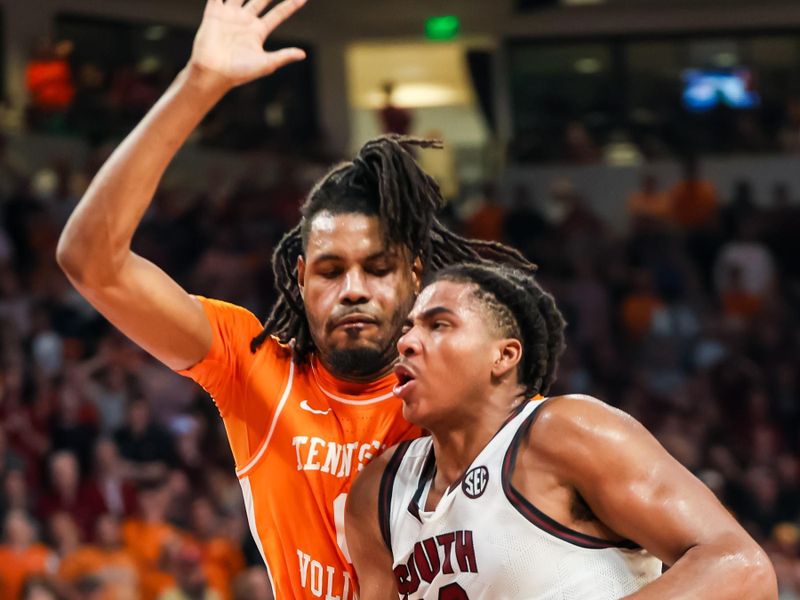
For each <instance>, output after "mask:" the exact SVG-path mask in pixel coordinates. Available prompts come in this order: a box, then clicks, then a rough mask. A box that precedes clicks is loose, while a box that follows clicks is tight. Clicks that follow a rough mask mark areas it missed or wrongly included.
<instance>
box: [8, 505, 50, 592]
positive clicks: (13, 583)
mask: <svg viewBox="0 0 800 600" xmlns="http://www.w3.org/2000/svg"><path fill="white" fill-rule="evenodd" d="M4 525H5V527H4V529H5V543H4V544H2V545H0V598H9V599H13V598H19V596H20V592H21V591H22V586H23V585H24V583H25V580H26V579H27V578H28V577H29V576H31V575H37V574H46V573H51V572H52V571H54V570H55V562H56V561H55V557H54V556H53V553H52V552H51V551H50V550H49V549H48V548H47V547H46V546H44V545H42V544H38V543H36V541H35V539H36V534H35V531H34V528H33V523H31V520H30V519H29V518H28V516H27V515H26V514H25V513H23V512H22V511H19V510H12V511H10V512H9V513H8V515H6V519H5V523H4Z"/></svg>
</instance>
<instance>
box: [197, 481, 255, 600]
mask: <svg viewBox="0 0 800 600" xmlns="http://www.w3.org/2000/svg"><path fill="white" fill-rule="evenodd" d="M192 531H193V533H194V534H195V536H196V539H197V543H198V545H199V548H200V552H201V554H202V557H203V566H204V567H205V572H206V576H207V577H208V582H209V584H210V585H211V586H212V587H214V588H216V589H217V591H219V592H220V594H221V595H222V597H223V598H224V599H228V598H230V589H231V582H232V581H233V579H234V578H235V577H236V575H238V574H239V573H240V572H241V571H243V570H244V567H245V563H244V555H243V554H242V551H241V549H240V548H239V545H238V544H236V543H235V542H234V541H233V540H232V539H230V538H229V537H227V536H225V535H223V532H222V531H221V530H220V522H219V515H218V514H217V512H216V511H215V509H214V506H213V505H212V504H211V502H210V501H209V499H208V498H205V497H200V498H197V499H196V500H195V501H194V502H193V503H192Z"/></svg>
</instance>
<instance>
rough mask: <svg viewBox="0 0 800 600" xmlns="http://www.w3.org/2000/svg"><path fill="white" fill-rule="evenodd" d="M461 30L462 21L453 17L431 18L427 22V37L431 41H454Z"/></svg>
mask: <svg viewBox="0 0 800 600" xmlns="http://www.w3.org/2000/svg"><path fill="white" fill-rule="evenodd" d="M460 29H461V21H459V19H458V17H456V16H453V15H446V16H442V17H431V18H430V19H428V20H427V21H425V35H426V36H428V39H429V40H452V39H453V38H454V37H456V36H457V35H458V32H459V30H460Z"/></svg>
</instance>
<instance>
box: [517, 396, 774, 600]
mask: <svg viewBox="0 0 800 600" xmlns="http://www.w3.org/2000/svg"><path fill="white" fill-rule="evenodd" d="M543 410H544V412H543V413H542V414H541V415H540V417H539V419H538V421H537V422H536V423H535V424H534V426H533V427H532V428H531V436H530V439H529V448H530V449H531V450H533V451H534V452H538V453H541V456H542V459H543V460H545V461H547V462H548V463H549V464H550V465H551V466H552V468H553V471H554V472H557V473H559V476H560V477H563V478H564V480H565V481H566V482H567V484H568V485H571V486H572V487H574V488H575V490H577V491H578V492H579V493H580V494H581V496H582V497H583V498H584V499H585V500H586V502H587V504H588V505H589V507H590V508H591V509H592V512H593V513H594V514H595V515H596V516H597V518H598V519H599V520H600V521H602V522H603V523H604V524H605V525H606V526H608V527H610V528H611V529H612V530H613V531H614V532H615V533H617V534H619V535H620V536H622V537H624V538H627V539H630V540H633V541H635V542H636V543H638V544H639V545H640V546H642V547H643V548H645V549H647V550H649V551H650V552H651V553H652V554H654V555H655V556H657V557H659V558H660V559H661V560H662V561H663V562H664V563H665V564H667V565H670V566H671V568H670V569H669V570H668V571H667V572H666V573H665V574H664V575H663V576H661V577H660V578H658V579H656V580H655V581H654V582H652V583H651V584H649V585H647V586H646V587H644V588H643V589H641V590H640V591H639V592H637V593H635V594H633V595H631V596H629V597H628V598H630V600H649V599H651V598H652V599H655V598H670V599H672V600H679V599H686V600H689V599H695V598H703V599H704V600H723V599H731V600H733V599H738V598H748V599H751V600H760V599H764V600H767V599H773V598H777V594H778V593H777V584H776V582H775V573H774V571H773V569H772V565H771V564H770V562H769V559H768V558H767V556H766V554H765V553H764V551H763V550H762V549H761V548H760V547H759V546H758V545H757V544H756V543H755V541H754V540H753V539H752V538H751V537H750V536H749V535H748V534H747V533H746V532H745V531H744V529H742V527H741V526H740V525H739V524H738V523H737V522H736V520H735V519H734V518H733V517H732V516H731V515H730V514H729V513H728V511H727V510H726V509H725V508H724V507H723V506H722V505H721V504H720V503H719V501H718V500H717V499H716V497H715V496H714V494H712V493H711V491H710V490H709V489H708V488H707V487H706V486H705V485H703V484H702V483H701V482H700V481H699V480H698V479H697V478H696V477H694V476H693V475H692V474H691V473H689V471H687V470H686V469H685V468H684V467H683V466H682V465H680V464H679V463H678V462H677V461H676V460H675V459H674V458H672V457H671V456H670V455H669V454H668V453H667V452H666V450H664V448H663V447H662V446H661V445H660V444H659V443H658V442H657V441H656V439H655V438H653V436H652V435H650V433H649V432H648V431H647V430H646V429H645V428H644V427H642V425H641V424H639V423H638V422H637V421H635V420H634V419H633V418H631V417H629V416H628V415H625V414H624V413H622V412H620V411H617V410H615V409H613V408H611V407H609V406H607V405H605V404H603V403H601V402H599V401H597V400H594V399H592V398H588V397H579V396H565V397H562V398H558V399H555V400H554V401H552V403H551V404H550V405H549V406H545V407H543ZM564 440H569V442H568V443H564Z"/></svg>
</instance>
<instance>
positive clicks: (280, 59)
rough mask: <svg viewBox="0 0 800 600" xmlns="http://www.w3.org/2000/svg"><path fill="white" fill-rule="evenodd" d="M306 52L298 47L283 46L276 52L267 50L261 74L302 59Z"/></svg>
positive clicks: (267, 73) (266, 73) (272, 71)
mask: <svg viewBox="0 0 800 600" xmlns="http://www.w3.org/2000/svg"><path fill="white" fill-rule="evenodd" d="M305 57H306V53H305V52H304V51H303V50H301V49H300V48H284V49H283V50H278V51H276V52H267V56H266V61H265V64H264V69H263V71H262V72H261V75H262V76H264V75H269V74H271V73H274V72H275V71H277V70H278V69H280V68H282V67H285V66H286V65H288V64H291V63H293V62H297V61H300V60H303V59H304V58H305Z"/></svg>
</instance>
